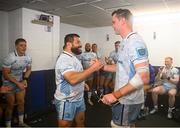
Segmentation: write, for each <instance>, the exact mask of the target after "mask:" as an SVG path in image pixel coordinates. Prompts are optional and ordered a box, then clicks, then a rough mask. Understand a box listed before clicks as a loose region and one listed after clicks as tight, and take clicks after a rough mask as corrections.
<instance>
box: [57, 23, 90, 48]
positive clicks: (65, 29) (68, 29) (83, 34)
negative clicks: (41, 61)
mask: <svg viewBox="0 0 180 128" xmlns="http://www.w3.org/2000/svg"><path fill="white" fill-rule="evenodd" d="M70 33H76V34H78V35H79V36H80V39H81V43H82V45H83V46H84V44H85V43H86V42H87V41H88V29H87V28H83V27H78V26H74V25H70V24H65V23H61V24H60V51H62V49H63V45H64V37H65V35H66V34H70ZM83 48H84V47H83Z"/></svg>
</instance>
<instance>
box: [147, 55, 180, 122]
mask: <svg viewBox="0 0 180 128" xmlns="http://www.w3.org/2000/svg"><path fill="white" fill-rule="evenodd" d="M155 81H156V82H155V86H157V87H155V88H153V89H152V99H153V104H154V108H153V109H152V110H151V111H150V114H154V113H155V112H157V111H158V95H162V94H164V93H167V94H168V95H169V109H168V114H167V117H168V118H169V119H171V118H172V110H173V109H174V108H175V107H174V104H175V96H176V93H177V84H178V82H179V70H178V69H177V68H175V67H173V58H172V57H166V58H165V66H164V67H160V68H159V71H158V74H157V75H156V78H155Z"/></svg>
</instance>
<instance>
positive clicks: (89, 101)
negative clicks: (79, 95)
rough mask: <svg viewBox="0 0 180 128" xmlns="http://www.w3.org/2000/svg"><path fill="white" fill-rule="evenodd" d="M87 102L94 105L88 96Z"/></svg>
mask: <svg viewBox="0 0 180 128" xmlns="http://www.w3.org/2000/svg"><path fill="white" fill-rule="evenodd" d="M88 103H89V104H90V105H91V106H93V105H94V103H93V102H92V101H91V99H90V98H88Z"/></svg>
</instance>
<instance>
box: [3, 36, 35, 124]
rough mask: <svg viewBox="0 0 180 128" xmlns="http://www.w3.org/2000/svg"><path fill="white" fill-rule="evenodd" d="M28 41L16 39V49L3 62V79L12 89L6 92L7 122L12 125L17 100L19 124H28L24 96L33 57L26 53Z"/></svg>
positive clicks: (4, 83)
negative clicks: (25, 119) (26, 122)
mask: <svg viewBox="0 0 180 128" xmlns="http://www.w3.org/2000/svg"><path fill="white" fill-rule="evenodd" d="M26 48H27V42H26V40H25V39H23V38H19V39H17V40H16V41H15V50H14V51H13V52H11V53H10V54H9V55H8V56H7V57H6V58H5V59H4V61H3V64H2V74H3V75H2V80H3V85H4V86H10V87H11V88H12V89H11V90H10V91H9V92H8V93H5V97H6V102H7V108H6V111H5V120H6V122H5V124H6V126H7V127H10V126H11V118H12V112H13V108H14V103H15V101H16V104H17V111H18V119H19V126H27V125H26V124H25V123H24V102H25V101H24V98H25V92H26V88H27V86H28V83H27V81H28V78H29V76H30V74H31V62H32V60H31V57H30V56H28V55H27V54H26Z"/></svg>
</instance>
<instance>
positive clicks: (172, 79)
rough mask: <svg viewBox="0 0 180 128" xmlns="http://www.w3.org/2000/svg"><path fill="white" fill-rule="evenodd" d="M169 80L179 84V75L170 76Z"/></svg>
mask: <svg viewBox="0 0 180 128" xmlns="http://www.w3.org/2000/svg"><path fill="white" fill-rule="evenodd" d="M169 82H171V83H173V84H176V85H177V84H178V82H179V75H174V77H173V78H170V79H169Z"/></svg>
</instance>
